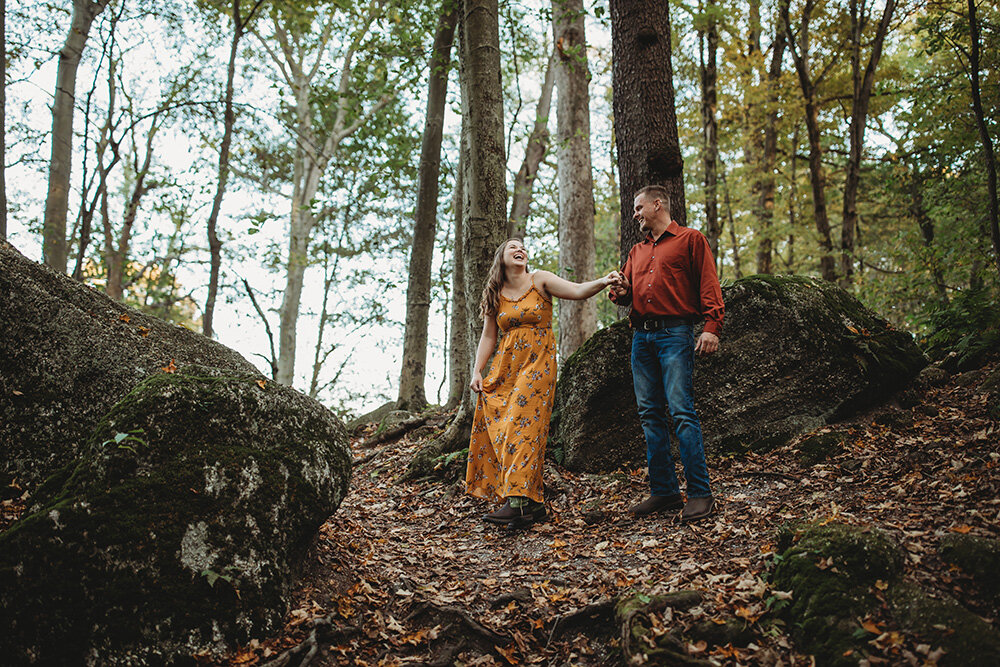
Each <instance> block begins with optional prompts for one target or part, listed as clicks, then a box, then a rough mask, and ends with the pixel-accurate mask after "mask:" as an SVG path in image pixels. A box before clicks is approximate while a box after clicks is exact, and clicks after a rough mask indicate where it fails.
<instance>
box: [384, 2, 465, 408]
mask: <svg viewBox="0 0 1000 667" xmlns="http://www.w3.org/2000/svg"><path fill="white" fill-rule="evenodd" d="M455 20H456V13H455V10H454V2H453V0H444V5H443V7H442V9H441V17H440V19H439V20H438V26H437V32H436V34H435V36H434V47H433V50H432V52H431V62H430V73H429V75H428V84H427V116H426V118H425V120H424V139H423V145H422V146H421V149H420V172H419V174H418V177H417V178H418V181H419V184H418V186H417V206H416V213H415V215H414V218H415V219H414V225H413V244H412V245H411V246H410V278H409V284H408V285H407V288H406V329H405V331H404V334H403V367H402V370H401V371H400V375H399V396H398V398H397V399H396V408H397V409H399V410H410V411H419V410H423V409H424V407H426V405H427V396H426V393H425V391H424V377H425V374H426V366H427V317H428V313H429V311H430V306H431V263H432V261H433V259H434V239H435V235H436V234H437V212H438V211H437V208H438V177H439V175H440V173H441V136H442V131H443V127H444V109H445V102H446V98H447V93H448V70H449V68H450V65H451V43H452V39H453V38H454V36H455Z"/></svg>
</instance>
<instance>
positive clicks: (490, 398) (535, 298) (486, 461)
mask: <svg viewBox="0 0 1000 667" xmlns="http://www.w3.org/2000/svg"><path fill="white" fill-rule="evenodd" d="M497 327H498V330H499V334H500V335H499V345H498V346H497V347H498V349H497V352H496V355H495V356H494V357H493V363H492V364H491V365H490V372H489V374H488V375H487V376H486V377H485V378H484V379H483V391H482V392H480V394H479V398H478V399H477V402H476V415H475V417H474V418H473V422H472V438H471V439H470V441H469V464H468V468H467V469H466V473H465V484H466V490H467V491H468V493H470V494H472V495H473V496H477V497H479V498H498V497H499V498H507V497H509V496H527V497H528V498H531V499H532V500H534V501H536V502H542V490H543V489H542V464H543V462H544V460H545V441H546V439H547V438H548V435H549V417H550V416H551V414H552V402H553V400H555V387H556V343H555V337H554V336H553V335H552V302H551V301H550V300H548V299H546V298H545V297H544V296H542V294H541V292H540V291H539V290H538V288H537V287H535V283H534V278H532V283H531V287H530V288H528V291H527V292H525V293H524V295H523V296H521V297H520V298H519V299H517V300H514V301H512V300H511V299H508V298H507V297H505V296H503V295H501V296H500V307H499V312H498V313H497Z"/></svg>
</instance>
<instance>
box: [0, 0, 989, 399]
mask: <svg viewBox="0 0 1000 667" xmlns="http://www.w3.org/2000/svg"><path fill="white" fill-rule="evenodd" d="M449 4H450V3H449V2H444V3H442V2H415V1H412V0H370V1H369V2H354V1H353V0H324V1H322V2H319V1H311V0H302V1H288V2H275V1H273V0H272V1H268V0H229V1H228V2H226V1H223V0H163V1H162V2H156V3H149V2H138V1H136V0H74V1H73V2H69V1H66V2H39V1H35V0H18V1H17V2H14V3H10V2H7V3H6V6H3V5H4V3H3V1H2V0H0V7H2V9H3V11H2V15H3V18H4V21H5V27H4V31H3V32H4V36H5V47H4V49H3V53H4V57H5V60H4V65H3V71H4V74H5V77H4V87H3V94H4V104H3V108H4V115H3V123H2V127H3V133H4V137H3V151H4V153H3V156H2V157H3V165H4V169H3V182H2V184H3V188H2V197H3V199H4V201H3V206H2V207H0V209H2V211H3V215H4V218H3V220H2V221H0V238H2V237H5V238H6V239H7V240H8V241H10V242H11V243H12V244H13V245H14V246H15V247H17V248H18V249H19V250H21V251H22V252H23V253H25V254H26V255H28V256H30V257H33V258H36V259H44V261H45V262H46V263H47V264H49V265H50V266H52V267H53V268H55V269H57V270H59V271H65V272H67V273H69V274H71V275H73V276H74V277H75V278H77V279H78V280H81V281H83V282H85V283H87V284H89V285H91V286H92V287H94V288H96V289H99V290H103V291H105V292H107V293H108V294H109V295H111V296H112V297H114V298H117V299H120V300H122V301H125V302H127V303H129V304H130V305H133V306H136V307H139V308H141V309H143V310H145V311H148V312H150V313H153V314H155V315H157V316H160V317H163V318H165V319H168V320H170V321H173V322H176V323H178V324H181V325H184V326H186V327H188V328H191V329H193V330H197V331H203V332H204V333H205V334H206V335H209V336H213V337H215V338H216V339H218V340H220V341H221V342H223V343H225V344H226V345H229V346H231V347H233V348H235V349H237V350H238V351H240V352H242V353H243V354H244V355H245V356H247V357H248V358H249V359H251V360H252V361H254V362H255V363H256V364H257V365H258V366H260V367H261V368H262V369H263V370H264V371H265V372H266V373H268V374H269V375H271V376H272V377H274V378H275V379H277V380H279V381H281V382H284V383H286V384H292V385H294V386H295V387H296V388H298V389H300V390H302V391H304V392H306V393H308V394H309V395H311V396H313V397H316V398H319V399H321V400H322V401H323V402H324V403H326V404H327V405H328V406H331V407H333V408H334V409H335V410H338V411H340V412H341V413H348V412H354V413H358V412H363V411H364V410H365V409H366V408H370V407H374V406H375V405H376V404H378V403H382V402H384V401H387V400H396V398H397V396H399V398H400V400H401V401H402V400H403V399H404V398H407V401H408V403H407V404H408V406H409V407H419V406H414V405H413V402H414V401H413V398H414V397H417V399H420V398H421V397H425V398H426V400H427V401H428V402H431V403H446V402H450V403H452V404H453V405H454V404H455V403H457V401H458V395H459V394H460V393H461V392H462V390H463V388H464V386H465V384H466V382H464V381H462V377H463V374H464V373H467V366H468V361H467V359H464V358H463V357H462V356H461V353H460V351H456V345H455V344H453V343H452V340H451V338H452V337H451V335H450V334H451V333H453V332H455V331H461V330H463V329H464V328H465V325H464V324H463V323H461V322H455V321H454V319H453V318H454V316H455V315H456V314H461V312H462V311H463V310H464V306H462V305H458V306H456V300H455V299H456V297H461V296H463V295H461V294H458V293H457V292H461V291H462V290H461V287H460V286H461V284H462V282H461V280H460V279H457V280H456V279H455V277H454V275H453V273H454V269H455V267H456V262H455V259H456V257H458V258H459V259H460V260H461V256H462V252H463V251H462V249H461V248H460V247H458V248H456V240H457V239H460V238H461V234H459V233H456V230H455V224H456V223H461V220H460V217H461V216H460V215H458V216H456V210H461V207H456V206H454V202H455V200H456V193H455V189H456V183H457V181H458V180H460V179H456V174H457V173H458V172H459V162H460V159H461V158H460V155H459V154H460V144H461V132H460V128H461V126H462V117H463V106H462V100H461V96H460V94H459V88H458V85H457V76H456V70H457V68H458V65H457V63H458V61H459V58H458V57H457V53H456V55H451V56H450V59H449V57H448V56H447V55H445V57H443V58H442V54H447V51H448V49H447V48H445V46H446V45H450V42H451V39H450V36H451V35H450V33H449V32H448V25H447V21H446V20H445V19H444V18H443V17H446V16H447V14H448V7H449ZM578 4H580V7H581V8H580V9H577V8H576V6H577V5H578ZM612 4H614V3H612ZM567 7H569V9H567ZM669 8H670V19H671V24H672V35H673V44H672V61H673V83H674V89H675V93H676V113H677V125H678V134H679V138H680V145H681V148H682V151H683V157H684V167H685V168H684V172H683V173H684V180H685V198H686V207H685V208H684V209H681V210H680V211H679V212H677V211H675V217H678V218H680V217H682V216H685V215H686V223H687V224H688V225H690V226H693V227H695V228H697V229H700V230H701V231H702V232H703V233H705V234H706V236H708V237H709V240H710V242H711V243H712V244H713V247H714V248H716V250H717V252H716V254H717V261H718V268H719V273H720V276H721V278H722V279H723V281H727V280H728V281H731V280H735V279H738V278H740V277H742V276H745V275H749V274H753V273H782V274H790V273H795V274H808V275H816V276H821V277H823V278H825V279H828V280H831V281H835V282H838V283H839V284H841V285H842V286H843V287H844V288H845V289H847V290H849V291H851V292H852V293H854V294H855V295H856V296H858V297H859V298H860V299H861V300H862V301H863V302H865V303H866V304H867V305H869V306H870V307H872V308H873V309H874V310H876V311H877V312H878V313H879V314H881V315H882V316H884V317H886V318H888V319H889V320H890V321H891V322H892V323H893V324H895V325H896V326H897V327H899V328H905V329H907V330H909V331H912V332H914V333H915V334H917V335H918V336H920V337H921V339H922V340H923V341H925V342H926V343H927V344H928V345H929V346H934V345H937V346H938V347H942V348H943V347H946V346H947V347H950V346H954V345H956V344H958V345H961V344H983V342H982V337H981V334H982V332H984V331H993V332H996V331H997V327H998V321H1000V315H998V309H997V308H996V303H997V294H998V290H1000V287H998V286H1000V236H998V231H997V205H996V201H997V188H996V167H995V147H994V145H993V142H994V141H995V140H996V137H997V136H998V130H1000V128H998V126H997V124H998V121H997V119H998V118H1000V48H998V46H1000V11H998V10H997V8H996V6H995V5H994V4H993V3H989V2H984V1H980V2H976V1H975V0H940V1H939V0H930V1H928V0H885V1H877V2H876V1H874V0H872V1H869V0H775V1H773V2H772V1H769V0H739V1H730V0H691V1H688V2H681V1H676V0H670V2H669ZM567 11H569V12H572V13H573V20H580V21H582V25H584V26H585V34H586V38H585V39H586V41H585V42H581V43H570V42H569V41H564V40H563V39H561V38H560V39H555V40H554V39H553V13H554V12H555V13H556V15H557V16H561V15H564V13H565V12H567ZM581 12H582V13H581ZM564 19H565V17H564ZM499 21H500V37H501V39H500V50H501V53H500V61H501V64H502V67H503V85H502V92H503V108H504V117H503V137H504V141H505V155H506V164H507V174H506V178H505V180H506V187H507V191H508V193H509V195H510V196H509V199H508V203H509V209H510V216H509V217H510V221H511V222H510V225H509V227H510V229H511V230H512V231H514V232H519V231H520V230H523V234H524V236H525V239H526V244H527V246H528V248H529V251H530V253H531V255H532V265H533V266H534V267H536V268H546V269H550V270H553V271H559V272H560V273H561V274H562V275H564V276H566V277H569V278H571V279H572V278H576V279H580V278H581V277H585V276H587V275H592V274H593V273H595V272H596V273H602V272H606V271H607V270H609V269H611V268H614V267H615V266H616V265H617V264H618V263H619V260H620V250H621V243H620V234H621V226H622V220H621V210H622V201H621V200H622V195H621V193H620V191H619V172H618V163H617V161H616V152H615V151H616V144H615V134H614V127H615V123H614V117H613V107H614V104H613V95H612V88H611V83H612V67H613V63H612V47H611V25H610V19H609V7H608V2H607V0H596V1H594V2H590V1H588V2H584V3H573V2H563V0H551V1H548V0H507V1H506V2H501V3H500V14H499ZM451 30H452V31H454V22H452V24H451ZM583 43H585V47H582V46H581V44H583ZM456 50H457V49H456ZM567 62H568V63H570V65H567V64H566V63H567ZM560 63H561V64H560ZM574 72H575V73H576V74H577V75H578V77H579V76H580V75H582V76H583V80H584V81H586V80H587V77H589V86H587V85H584V86H583V88H582V93H581V88H580V86H579V85H576V87H574V83H573V73H574ZM442 81H446V82H447V87H446V88H443V86H442ZM74 91H75V93H74ZM445 91H446V92H445ZM644 92H645V91H643V90H635V91H626V92H625V93H624V95H631V96H632V97H633V99H634V104H635V105H636V106H637V107H643V105H644V104H645V105H648V104H649V102H648V98H647V97H644ZM442 94H444V95H445V96H444V97H441V100H442V101H443V107H442V109H441V111H439V112H437V113H436V114H435V113H434V112H433V109H434V103H433V102H434V100H435V98H436V97H440V96H441V95H442ZM563 105H565V106H563ZM657 112H658V110H657V108H655V107H651V108H650V107H643V113H649V114H656V113H657ZM468 113H469V110H466V113H465V114H464V115H466V116H467V115H468ZM564 114H565V115H564ZM574 114H575V118H576V121H575V123H576V124H575V125H574V124H572V123H570V121H569V120H567V121H566V123H567V124H565V125H564V118H567V119H568V118H570V117H572V116H574ZM581 117H583V118H585V119H586V122H584V123H582V124H581V122H580V120H579V119H580V118H581ZM435 118H436V119H437V121H436V122H437V125H436V127H437V128H438V131H440V137H439V138H440V142H441V147H440V170H439V172H438V173H436V174H435V172H434V170H433V169H429V167H428V165H429V164H432V163H433V162H434V161H435V160H436V159H437V158H436V153H435V151H434V148H433V145H434V135H435V132H434V128H435V124H434V122H431V121H434V119H435ZM577 140H582V141H583V144H584V146H585V147H589V150H583V151H582V152H581V151H580V150H579V146H578V145H577V144H579V143H580V142H579V141H577ZM574 145H577V146H576V148H575V149H574V148H573V146H574ZM574 150H575V152H574ZM581 160H582V162H581ZM426 174H431V177H432V181H433V182H435V183H436V185H437V187H436V188H433V187H429V186H428V185H427V181H426V178H425V179H424V181H422V180H421V176H422V175H426ZM581 175H589V176H590V178H586V179H582V178H581ZM588 181H589V182H588ZM422 183H423V185H422ZM581 192H585V193H586V194H587V195H588V196H589V197H591V198H592V202H593V204H592V206H591V205H590V204H589V200H588V199H587V198H586V197H584V199H583V200H582V201H584V209H585V211H592V216H588V215H584V226H585V227H586V228H589V229H592V230H593V239H592V240H591V239H590V238H589V237H588V235H586V234H578V233H572V234H567V233H565V230H567V229H569V227H568V226H567V225H566V219H567V216H570V215H577V214H576V213H574V212H573V211H578V210H579V206H580V204H579V202H580V201H581V200H580V199H579V195H580V193H581ZM570 193H573V195H574V196H570ZM630 203H631V201H630V196H629V197H628V201H627V202H626V208H627V207H628V206H629V205H630ZM573 207H576V208H575V209H574V208H573ZM571 209H572V210H571ZM428 216H429V218H428ZM428 219H429V220H430V224H429V226H428ZM421 221H423V222H421ZM680 221H681V222H684V220H683V219H681V220H680ZM421 225H422V226H421ZM625 225H626V228H627V227H628V226H629V225H631V221H625ZM428 230H429V233H428ZM561 230H562V231H563V233H562V234H561V233H560V231H561ZM581 245H582V246H583V247H582V249H581ZM459 246H460V244H459ZM587 246H589V247H587ZM421 253H422V254H421ZM581 257H582V258H583V259H582V260H581V259H580V258H581ZM421 258H423V259H421ZM581 261H582V262H583V264H580V262H581ZM460 263H461V261H460V262H459V264H460ZM421 272H424V273H427V276H428V278H429V280H430V283H429V285H427V286H422V285H421V281H420V280H415V278H414V277H415V276H417V274H418V273H421ZM456 285H458V286H459V287H458V288H456ZM428 295H429V297H428ZM467 296H468V297H469V298H475V299H478V294H476V295H472V294H469V295H467ZM408 303H409V304H410V307H409V311H410V312H409V314H408ZM420 304H423V305H424V307H425V308H426V309H427V315H425V317H427V318H429V324H424V325H421V324H420V317H415V319H412V318H411V316H412V312H413V310H414V308H418V307H419V306H420ZM617 317H618V313H617V312H616V311H615V309H613V308H612V307H611V305H610V304H609V303H608V302H607V301H606V300H605V299H603V298H600V297H599V298H598V300H597V313H596V322H597V326H603V325H606V324H608V323H610V322H612V321H614V320H615V319H616V318H617ZM580 319H581V316H580V315H577V314H573V315H572V318H571V319H568V320H565V319H564V320H563V324H562V328H564V329H566V328H568V325H567V324H566V322H567V321H574V322H575V321H578V320H580ZM421 326H423V327H425V328H426V334H424V336H423V338H422V339H421V336H420V335H417V333H415V332H416V331H417V330H419V329H420V328H421ZM564 333H565V332H564ZM591 333H592V332H591ZM969 334H975V335H978V336H979V338H975V337H969ZM404 340H405V341H406V346H407V348H406V353H405V354H404ZM457 347H458V348H462V347H464V346H462V345H457ZM414 348H420V349H419V350H418V352H414ZM573 348H574V346H573V344H572V343H566V344H565V345H564V344H563V342H562V341H561V343H560V354H562V355H565V354H566V353H568V352H570V351H572V349H573ZM420 353H422V354H423V355H424V357H425V359H426V362H424V361H421V362H420V363H417V364H415V365H413V364H411V368H416V370H417V373H416V375H417V378H418V379H417V382H416V384H417V385H421V384H422V385H423V386H419V387H417V390H415V391H414V390H412V388H411V389H409V390H407V391H406V392H404V391H401V389H400V375H401V369H403V368H405V367H406V360H412V359H413V358H415V356H414V355H416V356H417V357H419V356H420ZM424 370H426V380H422V379H421V378H423V377H424V373H423V371H424ZM453 370H454V371H456V372H453ZM403 375H404V382H403V385H404V388H405V386H406V382H405V375H406V374H405V373H403ZM411 375H412V374H411ZM449 378H451V380H452V381H451V382H449V381H448V380H449ZM411 384H413V383H412V382H411ZM404 393H406V394H407V396H405V397H404V396H403V395H402V394H404ZM416 402H420V401H419V400H417V401H416Z"/></svg>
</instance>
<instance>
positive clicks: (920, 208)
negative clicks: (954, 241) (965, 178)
mask: <svg viewBox="0 0 1000 667" xmlns="http://www.w3.org/2000/svg"><path fill="white" fill-rule="evenodd" d="M909 167H910V177H909V178H908V179H907V181H908V183H907V184H908V186H909V190H910V213H911V214H913V218H914V219H915V220H916V221H917V226H918V227H919V228H920V236H921V237H922V238H923V241H924V250H925V251H926V252H927V264H928V266H929V267H930V271H931V277H932V278H933V280H934V289H935V291H937V295H938V300H939V301H941V302H942V303H948V289H947V287H946V286H945V282H944V272H943V271H942V270H941V263H940V262H939V261H938V259H937V257H935V253H934V220H933V219H931V216H929V215H928V214H927V208H926V207H925V206H924V188H923V184H924V175H923V174H922V173H920V170H919V168H918V167H917V166H916V165H915V164H911V165H909Z"/></svg>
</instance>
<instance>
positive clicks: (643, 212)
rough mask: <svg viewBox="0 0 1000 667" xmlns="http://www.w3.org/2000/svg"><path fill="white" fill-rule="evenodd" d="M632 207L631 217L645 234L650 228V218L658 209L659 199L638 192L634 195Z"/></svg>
mask: <svg viewBox="0 0 1000 667" xmlns="http://www.w3.org/2000/svg"><path fill="white" fill-rule="evenodd" d="M634 207H635V208H634V209H633V210H634V211H635V212H634V213H633V214H632V219H633V220H635V221H636V222H638V223H639V231H640V232H642V233H643V234H645V233H646V232H649V231H650V230H651V227H650V225H651V224H652V218H653V217H654V216H655V215H656V212H657V211H658V210H659V209H660V200H659V199H654V198H652V197H650V196H649V195H648V194H639V195H636V196H635V201H634Z"/></svg>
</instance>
